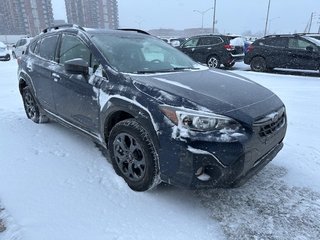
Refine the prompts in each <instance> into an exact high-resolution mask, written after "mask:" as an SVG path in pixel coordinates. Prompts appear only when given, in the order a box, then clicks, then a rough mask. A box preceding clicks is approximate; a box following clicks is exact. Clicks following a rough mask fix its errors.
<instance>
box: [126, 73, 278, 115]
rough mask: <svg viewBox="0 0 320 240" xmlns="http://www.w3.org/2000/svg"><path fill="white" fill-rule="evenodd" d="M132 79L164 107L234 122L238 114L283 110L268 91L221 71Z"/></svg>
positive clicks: (144, 76)
mask: <svg viewBox="0 0 320 240" xmlns="http://www.w3.org/2000/svg"><path fill="white" fill-rule="evenodd" d="M131 79H132V80H133V81H134V82H135V85H136V86H137V87H138V88H139V89H140V90H141V91H143V92H145V93H146V94H148V95H149V96H151V97H154V98H157V99H158V100H161V101H162V102H163V103H164V104H168V105H173V106H183V107H191V108H197V109H198V110H201V109H202V110H203V109H204V110H205V111H212V112H215V113H218V114H224V115H227V116H228V115H229V116H231V117H234V116H233V115H237V117H236V118H238V116H239V113H240V112H241V113H242V114H243V115H246V116H247V118H248V117H250V118H251V120H252V119H256V118H258V117H261V116H263V115H265V114H267V113H270V112H272V111H274V110H275V107H279V108H280V107H281V106H283V103H282V102H281V100H280V99H279V98H278V97H277V96H276V95H275V94H274V93H273V92H271V91H270V90H268V89H267V88H265V87H263V86H261V85H259V84H257V83H255V82H253V81H251V80H249V79H247V78H244V77H241V76H239V75H236V74H232V73H229V72H226V71H222V70H202V71H188V72H175V73H168V74H148V75H135V74H132V75H131ZM159 92H160V94H159ZM188 105H189V106H188Z"/></svg>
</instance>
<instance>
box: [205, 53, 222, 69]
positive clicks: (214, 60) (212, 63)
mask: <svg viewBox="0 0 320 240" xmlns="http://www.w3.org/2000/svg"><path fill="white" fill-rule="evenodd" d="M207 65H208V67H209V68H220V65H221V62H220V59H219V58H218V57H217V56H215V55H212V56H210V57H208V59H207Z"/></svg>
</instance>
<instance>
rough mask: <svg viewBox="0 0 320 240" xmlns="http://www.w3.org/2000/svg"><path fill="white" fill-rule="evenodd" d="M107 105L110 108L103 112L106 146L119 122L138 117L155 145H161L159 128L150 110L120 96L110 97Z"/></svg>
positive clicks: (103, 130)
mask: <svg viewBox="0 0 320 240" xmlns="http://www.w3.org/2000/svg"><path fill="white" fill-rule="evenodd" d="M106 105H108V108H107V109H106V110H105V111H104V112H103V113H101V116H102V118H101V119H102V120H103V121H102V122H101V127H102V132H103V137H104V140H105V143H106V146H107V145H108V139H109V135H110V132H111V130H112V128H113V127H114V126H115V125H116V124H117V123H118V122H120V121H123V120H126V119H129V118H135V119H138V120H139V121H140V122H141V124H142V126H143V127H144V128H145V129H146V130H147V131H148V133H149V134H150V137H151V138H152V140H153V141H154V144H155V146H156V147H157V148H158V147H159V140H158V135H157V129H156V126H155V123H154V120H153V118H152V116H151V113H150V112H149V111H147V110H146V109H144V108H142V107H140V106H138V105H136V104H134V103H132V102H128V101H126V100H123V99H118V98H112V99H110V100H109V102H108V103H107V104H106Z"/></svg>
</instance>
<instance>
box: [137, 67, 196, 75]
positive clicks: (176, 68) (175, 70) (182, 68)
mask: <svg viewBox="0 0 320 240" xmlns="http://www.w3.org/2000/svg"><path fill="white" fill-rule="evenodd" d="M199 69H200V68H195V67H174V68H169V69H159V70H140V71H136V72H135V73H138V74H146V73H165V72H177V71H183V70H199Z"/></svg>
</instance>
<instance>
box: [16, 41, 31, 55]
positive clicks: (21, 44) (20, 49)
mask: <svg viewBox="0 0 320 240" xmlns="http://www.w3.org/2000/svg"><path fill="white" fill-rule="evenodd" d="M31 40H32V38H31V37H26V38H21V39H20V40H18V42H17V43H16V44H15V45H13V49H12V56H13V58H19V57H21V56H22V54H24V52H25V51H26V49H27V46H28V44H29V43H30V42H31Z"/></svg>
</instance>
